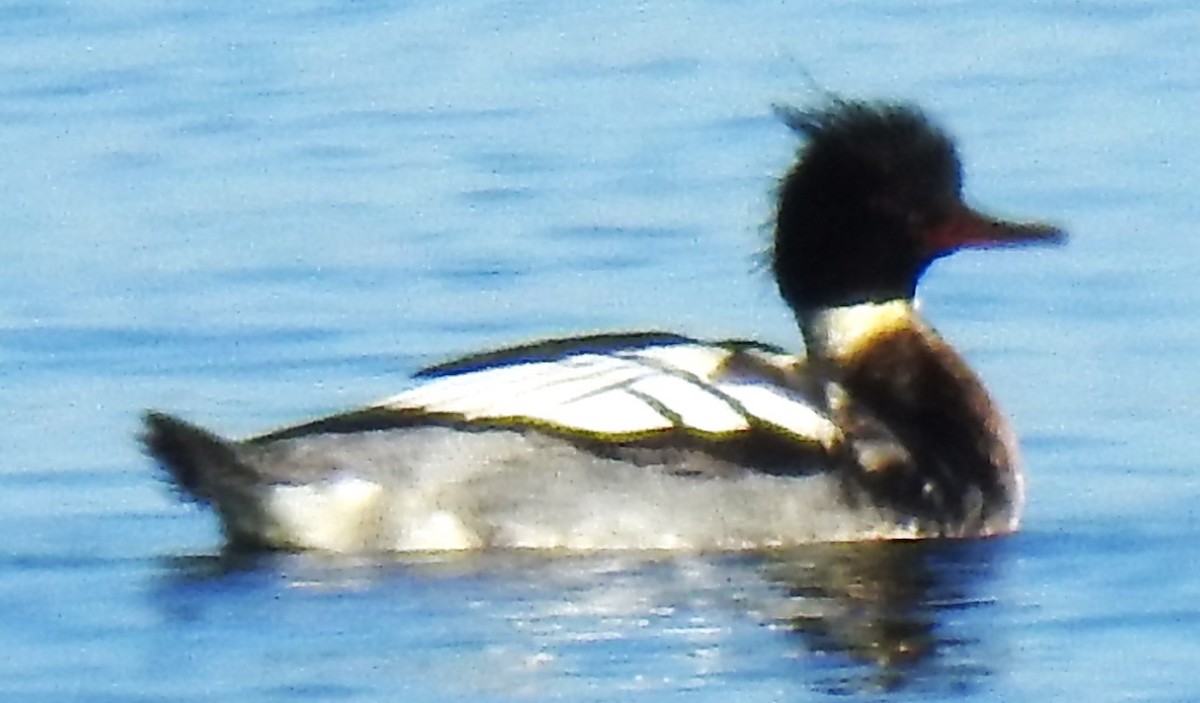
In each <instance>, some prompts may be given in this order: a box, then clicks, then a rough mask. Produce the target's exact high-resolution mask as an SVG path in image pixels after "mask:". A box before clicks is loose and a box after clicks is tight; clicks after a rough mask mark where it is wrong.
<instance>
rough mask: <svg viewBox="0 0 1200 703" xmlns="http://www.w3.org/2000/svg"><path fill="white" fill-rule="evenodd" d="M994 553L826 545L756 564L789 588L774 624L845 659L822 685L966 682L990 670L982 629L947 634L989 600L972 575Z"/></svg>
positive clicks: (929, 546)
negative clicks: (984, 660) (965, 613)
mask: <svg viewBox="0 0 1200 703" xmlns="http://www.w3.org/2000/svg"><path fill="white" fill-rule="evenodd" d="M994 556H995V554H994V547H993V543H980V544H967V543H949V542H942V543H927V542H899V543H875V544H857V545H829V546H818V547H814V548H809V549H806V550H804V552H803V553H798V554H790V555H788V556H787V557H785V558H783V559H780V560H778V561H774V560H772V561H770V562H768V563H766V564H764V567H763V571H764V573H766V574H767V575H768V577H769V578H770V579H771V580H772V581H773V582H775V583H777V584H779V585H780V586H782V587H783V588H784V589H785V592H786V594H787V595H788V596H789V598H788V600H787V602H786V606H785V607H786V608H790V609H791V612H783V613H780V614H779V615H778V619H779V622H780V623H781V624H782V625H783V626H784V627H786V628H787V629H788V630H789V631H790V632H793V633H795V634H796V635H797V637H798V639H800V640H801V641H803V643H804V645H805V647H806V648H807V649H808V650H809V651H811V652H813V653H817V654H835V655H839V656H841V657H843V658H844V661H846V662H847V663H849V664H851V665H849V666H844V667H840V670H839V671H837V672H836V673H831V674H830V676H829V677H828V679H826V680H825V681H823V682H822V684H823V685H824V686H825V687H826V688H827V689H828V690H830V691H832V692H850V691H854V690H859V689H876V688H878V689H889V690H890V689H896V688H903V687H906V686H909V685H917V686H926V685H931V686H934V687H937V688H950V689H969V688H971V687H973V685H974V684H976V683H978V680H979V679H982V678H983V677H986V676H987V675H988V673H989V669H988V668H987V667H986V666H984V665H982V664H980V663H979V657H978V651H977V650H978V649H980V647H981V646H982V644H983V643H982V642H981V639H982V638H983V634H982V633H980V632H971V633H962V634H951V633H950V631H951V630H952V629H953V628H950V621H951V620H952V619H956V618H958V617H959V616H960V611H962V610H964V609H978V608H986V606H987V605H989V601H988V600H986V599H984V598H983V597H982V596H981V595H980V594H979V590H980V586H981V584H980V583H979V581H981V580H983V579H986V578H987V576H988V574H989V573H990V572H991V570H992V568H993V566H994V565H993V561H992V559H993V557H994ZM990 644H994V643H990Z"/></svg>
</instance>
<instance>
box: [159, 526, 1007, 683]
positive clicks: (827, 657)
mask: <svg viewBox="0 0 1200 703" xmlns="http://www.w3.org/2000/svg"><path fill="white" fill-rule="evenodd" d="M1009 541H1010V540H982V541H950V540H946V541H941V540H926V541H915V542H878V543H859V544H841V545H814V546H806V547H803V548H795V549H789V550H786V551H783V550H781V551H776V552H768V553H763V552H756V553H741V554H712V555H698V554H690V555H688V554H671V553H662V552H659V553H641V554H635V553H628V552H622V553H607V554H595V553H593V554H578V553H575V554H551V553H547V552H544V551H489V552H473V553H463V554H458V553H442V554H425V555H404V556H391V557H388V556H380V557H378V558H375V559H372V558H368V557H356V558H354V559H345V558H335V557H330V556H322V555H313V554H292V555H282V554H239V553H229V554H224V555H221V556H220V557H216V556H213V557H179V558H175V559H172V560H170V561H169V562H168V568H167V570H166V571H167V574H168V578H167V579H165V582H164V584H163V588H162V589H160V590H159V596H160V598H161V600H162V604H161V605H162V607H163V609H164V612H166V613H168V615H169V617H170V619H171V620H173V621H175V622H176V623H179V624H181V625H188V624H195V623H203V622H205V621H207V620H209V619H211V618H213V617H214V613H217V614H219V613H221V612H224V611H225V610H227V609H228V607H229V605H228V603H227V602H226V601H227V599H228V598H230V597H232V596H236V600H237V602H238V603H241V607H246V608H249V609H252V610H254V609H257V607H258V606H255V605H254V604H255V603H256V602H259V601H261V602H269V603H271V604H272V607H278V605H279V602H280V599H283V601H284V602H287V601H291V600H292V596H290V595H289V594H291V593H300V594H303V593H307V594H310V598H308V599H305V598H300V602H301V605H299V606H296V607H301V608H312V609H314V610H315V611H316V612H318V613H319V612H321V611H322V610H323V609H324V607H326V606H328V604H330V603H334V602H337V601H339V600H340V599H341V598H342V597H343V596H345V595H348V594H351V593H353V594H355V600H354V601H353V602H357V603H361V604H362V607H363V608H364V610H363V611H362V612H360V613H358V615H357V617H362V618H363V619H364V622H363V624H362V626H363V627H365V628H367V629H368V630H371V629H372V628H376V627H380V628H383V629H381V630H379V632H392V631H395V632H398V633H404V632H408V633H409V634H408V635H406V637H409V638H412V639H413V641H420V640H421V638H422V637H423V636H424V635H423V634H421V633H424V632H446V633H450V635H451V639H452V640H454V641H456V642H459V641H461V643H472V644H470V645H469V646H468V645H465V644H464V645H463V646H462V647H461V648H460V649H459V650H455V651H457V652H458V656H468V657H469V656H479V657H484V658H487V657H495V658H494V659H487V661H480V662H477V666H475V667H474V668H475V669H478V670H480V671H488V672H490V676H489V678H488V680H487V681H486V682H485V683H486V684H487V685H488V686H495V687H499V688H502V689H505V690H507V689H508V688H513V689H514V690H516V689H521V690H526V689H528V690H532V691H539V692H541V694H545V695H547V696H551V697H552V694H554V693H555V691H559V692H560V693H561V691H560V689H569V688H570V687H571V686H574V685H578V684H579V682H580V681H588V680H590V679H589V678H588V677H589V676H595V677H597V680H598V681H608V682H610V683H611V682H612V681H613V680H620V679H621V678H622V676H627V677H628V679H629V680H630V681H636V682H637V686H641V687H645V686H647V685H649V684H647V682H650V681H655V680H660V681H662V682H663V686H665V687H666V688H668V689H669V688H670V684H669V683H668V681H670V680H676V681H679V680H685V681H687V686H688V687H689V689H690V690H695V689H710V690H711V689H715V690H720V691H728V690H729V687H730V686H735V687H736V685H737V683H736V682H738V681H747V680H754V681H765V680H770V681H772V682H773V683H776V684H778V685H779V689H778V690H780V691H783V690H789V689H791V688H792V687H797V688H799V689H801V690H803V689H809V690H813V689H815V690H818V691H820V692H822V693H826V694H835V695H852V696H854V695H862V694H868V695H869V694H871V693H876V694H877V693H879V692H884V691H893V690H904V691H907V692H909V693H913V692H916V693H932V694H951V695H953V694H958V693H968V692H971V691H974V690H979V689H980V688H984V687H986V686H987V684H988V681H989V679H990V678H991V677H993V676H994V675H995V671H994V668H1000V669H1002V664H999V662H1002V661H1003V651H1004V649H1003V647H1004V643H1003V642H1002V641H1001V642H997V641H996V640H997V638H999V637H1001V635H1000V634H999V633H998V632H997V628H990V627H986V625H987V623H990V622H993V621H994V618H996V617H998V616H997V614H996V613H995V612H994V611H995V610H996V604H995V603H994V602H993V600H992V598H991V596H990V593H991V592H992V591H993V590H994V589H993V587H992V586H991V583H992V581H993V580H994V579H993V578H992V577H993V575H994V572H995V571H996V570H997V566H998V565H999V564H1001V563H1002V562H1003V560H1002V559H1001V558H1000V557H1001V556H1002V555H1003V550H1004V549H1005V547H1004V545H1005V544H1006V543H1008V542H1009ZM198 586H199V587H198ZM312 595H319V596H320V597H317V598H315V599H313V598H311V596H312ZM322 604H325V605H322ZM368 604H370V605H369V606H368ZM293 605H295V604H293ZM368 610H369V612H368ZM351 612H357V611H351ZM347 616H348V615H347V612H345V611H342V610H338V617H339V618H345V617H347ZM313 617H318V615H314V616H313ZM339 622H341V620H339ZM339 627H341V625H339ZM1003 630H1004V628H999V631H1000V632H1003ZM339 631H340V630H339ZM764 632H766V633H767V637H766V639H764ZM775 635H781V637H775ZM377 636H381V635H378V634H377ZM475 638H477V639H478V640H479V641H478V642H475ZM401 640H402V641H408V640H406V639H405V638H404V637H401ZM485 645H486V646H485ZM433 649H434V650H436V648H433ZM431 651H432V650H431ZM404 661H406V660H405V659H404V658H403V657H401V658H399V659H398V660H397V662H398V663H397V666H401V665H402V663H403V662H404ZM454 661H458V660H457V659H454ZM529 662H536V666H535V665H533V664H530V663H529ZM460 663H461V662H460ZM431 666H432V664H431ZM401 673H403V674H404V675H405V676H419V675H421V672H419V671H403V672H401ZM456 681H457V683H456V684H455V685H460V686H467V685H468V684H467V683H465V682H464V681H463V680H456ZM470 685H471V686H475V685H478V686H483V685H484V684H483V683H478V682H476V683H474V684H470ZM468 687H469V686H468ZM456 690H457V689H456ZM472 690H474V689H472ZM486 690H491V689H486ZM459 693H461V691H459Z"/></svg>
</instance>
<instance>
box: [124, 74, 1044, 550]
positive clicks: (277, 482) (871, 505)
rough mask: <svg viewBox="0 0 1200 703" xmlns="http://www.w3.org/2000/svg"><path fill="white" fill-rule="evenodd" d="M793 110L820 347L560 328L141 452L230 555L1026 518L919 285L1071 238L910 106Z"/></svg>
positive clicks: (786, 252) (584, 542) (1003, 455)
mask: <svg viewBox="0 0 1200 703" xmlns="http://www.w3.org/2000/svg"><path fill="white" fill-rule="evenodd" d="M775 112H776V114H777V115H778V117H779V118H780V119H781V120H782V122H783V123H784V124H785V125H786V126H787V127H789V128H790V129H791V130H792V131H793V132H794V133H795V134H796V135H797V136H798V137H799V138H800V139H799V144H798V146H797V150H796V157H795V161H794V163H793V164H792V165H791V166H790V168H789V169H788V170H787V171H786V173H785V174H784V175H783V176H782V178H781V179H780V180H779V182H778V185H777V189H776V193H775V195H776V200H777V202H776V207H775V212H774V223H773V232H772V239H771V243H770V245H769V247H768V250H767V252H766V257H767V259H768V262H769V270H770V272H771V273H772V274H773V276H774V279H775V282H776V284H777V286H778V291H779V294H780V295H781V297H782V299H783V301H784V302H785V303H786V304H787V306H788V307H789V308H790V309H791V311H792V312H793V313H794V317H795V320H796V323H797V328H798V330H799V332H800V336H801V337H802V341H803V348H802V349H800V350H789V349H785V348H782V347H779V346H776V345H771V344H765V343H760V342H755V341H749V340H719V341H711V340H703V339H699V338H694V337H691V336H688V335H683V334H677V333H671V332H661V331H648V332H620V333H610V334H590V335H584V336H576V337H570V338H559V339H545V340H540V341H535V342H530V343H525V344H520V345H516V346H510V347H506V348H501V349H497V350H492V351H486V352H482V353H476V354H472V355H468V356H464V357H462V358H458V359H455V360H451V361H448V362H445V363H441V364H438V365H435V366H432V367H429V368H425V369H423V370H420V371H418V372H417V373H415V374H414V376H413V378H412V380H411V383H409V384H407V387H405V388H403V389H401V390H400V392H399V393H397V394H394V395H391V396H389V397H386V398H383V399H382V400H379V401H377V402H374V403H372V404H370V405H367V406H365V407H361V408H357V409H353V410H348V411H345V412H341V413H337V414H334V415H331V416H327V417H323V418H319V419H315V420H309V421H305V422H301V423H299V424H294V425H290V426H286V427H282V428H279V429H274V430H270V431H267V432H264V433H261V434H258V435H255V436H251V437H248V438H245V439H239V440H231V439H227V438H224V437H221V436H219V435H217V434H216V433H213V432H211V431H209V430H207V429H204V428H202V427H199V426H197V425H195V424H192V423H190V422H187V421H184V420H181V419H179V418H178V417H175V416H173V415H170V414H167V413H164V412H159V411H153V410H152V411H147V412H146V413H145V414H144V429H143V431H142V434H141V435H140V439H141V443H142V446H143V448H144V450H145V452H146V453H147V454H148V455H149V456H150V457H152V458H153V459H154V460H155V461H156V463H157V464H158V465H159V466H160V467H161V468H162V470H163V473H164V475H165V477H166V479H167V481H168V482H169V483H170V484H171V485H172V486H173V487H174V488H175V489H176V490H177V492H178V493H179V494H180V495H181V496H182V497H183V498H184V499H185V500H186V501H190V502H194V503H196V504H199V505H200V506H203V507H207V508H210V509H211V510H212V511H213V512H214V513H215V514H216V516H217V517H218V519H219V522H220V526H221V530H222V532H223V535H224V538H225V541H226V544H227V545H229V546H231V547H246V548H252V549H283V550H317V551H327V552H335V553H369V552H411V551H431V550H432V551H440V550H463V549H487V548H517V549H521V548H525V549H559V550H594V549H649V550H655V549H668V550H680V549H682V550H738V549H770V548H777V547H783V546H790V545H797V544H805V543H814V542H841V541H860V540H890V539H931V538H986V537H993V536H998V535H1004V534H1007V533H1011V532H1013V531H1015V530H1017V529H1018V527H1019V524H1020V519H1021V512H1022V507H1023V504H1024V496H1025V493H1024V479H1023V474H1022V467H1021V461H1020V457H1019V450H1018V442H1017V438H1016V434H1015V433H1014V431H1013V429H1012V427H1011V425H1010V424H1009V422H1008V420H1007V419H1006V418H1005V416H1004V415H1003V414H1002V413H1001V412H1000V410H999V409H998V407H997V405H996V403H995V402H994V401H993V399H992V398H991V396H990V395H989V393H988V391H987V389H986V387H985V386H984V384H983V382H982V380H981V379H980V377H979V376H978V375H977V374H976V373H975V372H973V371H972V369H971V368H970V366H969V365H968V363H967V361H966V360H965V359H964V358H963V357H962V356H961V355H960V354H959V353H958V352H956V351H955V349H954V348H953V347H952V346H951V345H950V344H949V343H948V342H947V341H946V340H945V339H944V338H943V337H942V336H940V335H939V334H938V333H937V332H936V331H935V329H934V328H933V327H932V326H931V324H930V323H929V322H927V321H926V320H925V319H924V318H923V317H922V315H921V314H920V312H919V311H918V307H917V305H916V303H915V296H916V289H917V285H918V282H919V281H920V279H921V277H922V275H923V274H924V273H925V272H926V270H927V269H928V267H929V266H930V265H931V264H933V263H934V262H935V261H936V260H938V259H940V258H942V257H945V256H947V255H949V254H952V253H954V252H957V251H961V250H964V249H974V248H995V247H1011V246H1018V245H1028V244H1055V243H1061V242H1063V241H1065V238H1066V235H1065V233H1064V231H1063V230H1062V229H1061V228H1059V227H1057V226H1055V225H1052V224H1049V223H1046V222H1040V221H1032V220H1013V219H1003V218H1000V217H996V216H994V215H990V214H985V213H984V212H983V211H981V210H979V209H976V208H974V207H972V206H970V205H968V204H967V202H966V200H965V199H964V195H963V168H962V163H961V160H960V158H959V155H958V151H957V148H956V146H955V143H954V141H953V140H952V139H951V138H950V136H948V134H947V132H946V131H944V130H943V129H942V128H941V127H940V126H939V125H937V124H936V123H935V122H934V121H933V120H932V119H931V118H930V117H929V116H928V115H927V114H926V113H925V111H923V110H922V109H921V108H920V107H919V106H917V105H915V104H913V103H909V102H894V101H883V100H859V99H850V98H842V97H829V98H828V99H825V100H823V101H822V102H821V103H820V104H817V105H814V106H811V107H808V108H798V107H790V106H780V107H776V108H775Z"/></svg>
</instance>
